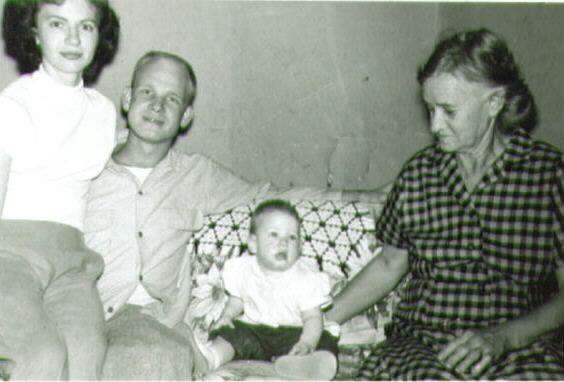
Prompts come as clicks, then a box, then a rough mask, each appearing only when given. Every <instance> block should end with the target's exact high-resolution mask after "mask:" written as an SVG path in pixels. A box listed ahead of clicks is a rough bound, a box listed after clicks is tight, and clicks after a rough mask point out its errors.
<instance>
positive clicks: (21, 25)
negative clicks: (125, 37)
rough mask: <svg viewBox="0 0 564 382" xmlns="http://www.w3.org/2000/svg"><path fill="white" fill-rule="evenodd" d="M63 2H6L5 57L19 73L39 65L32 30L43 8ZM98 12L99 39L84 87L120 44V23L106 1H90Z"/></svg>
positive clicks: (93, 78)
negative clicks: (44, 5)
mask: <svg viewBox="0 0 564 382" xmlns="http://www.w3.org/2000/svg"><path fill="white" fill-rule="evenodd" d="M64 1H65V0H5V3H4V16H3V20H2V35H3V38H4V42H5V46H6V53H7V54H8V55H9V56H11V57H13V58H14V59H15V60H16V61H17V63H18V70H19V71H20V72H21V73H31V72H33V71H35V70H37V68H38V67H39V64H41V59H42V55H41V50H40V48H39V46H37V44H36V40H35V33H34V28H35V27H36V16H37V11H38V10H39V7H41V5H42V4H46V3H48V4H62V3H64ZM89 1H90V3H92V5H94V7H96V10H97V12H98V31H99V39H98V46H97V48H96V52H95V54H94V58H93V59H92V63H91V64H90V65H88V67H86V69H85V70H84V72H83V74H82V77H83V78H84V83H85V84H92V83H94V82H96V80H97V78H98V76H99V74H100V73H101V71H102V68H103V67H104V66H105V65H107V64H109V63H110V62H111V61H112V60H113V59H114V56H115V54H116V52H117V47H118V43H119V30H120V25H119V19H118V17H117V15H116V14H115V12H114V10H113V9H112V7H111V6H110V4H109V2H108V0H89Z"/></svg>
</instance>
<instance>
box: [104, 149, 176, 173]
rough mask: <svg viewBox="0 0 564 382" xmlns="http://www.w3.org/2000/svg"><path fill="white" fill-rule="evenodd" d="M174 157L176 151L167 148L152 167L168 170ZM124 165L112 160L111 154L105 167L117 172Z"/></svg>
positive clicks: (171, 166) (121, 169)
mask: <svg viewBox="0 0 564 382" xmlns="http://www.w3.org/2000/svg"><path fill="white" fill-rule="evenodd" d="M120 147H121V145H118V146H116V149H115V150H118V149H119V148H120ZM115 150H114V151H115ZM175 158H176V151H175V150H174V149H172V148H171V149H170V150H168V153H167V154H166V155H165V157H164V158H163V159H162V160H161V161H160V162H159V163H157V165H156V166H155V167H154V169H159V170H168V169H171V168H173V167H174V162H175ZM124 167H125V166H124V165H122V164H120V163H118V162H116V161H115V160H114V158H113V156H112V157H110V159H109V160H108V163H107V164H106V168H107V169H111V170H114V171H118V172H120V171H123V169H124Z"/></svg>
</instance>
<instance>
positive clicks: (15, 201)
mask: <svg viewBox="0 0 564 382" xmlns="http://www.w3.org/2000/svg"><path fill="white" fill-rule="evenodd" d="M115 126H116V110H115V107H114V105H113V103H112V102H111V101H110V100H109V99H108V98H106V97H105V96H103V95H102V94H100V93H99V92H97V91H96V90H94V89H89V88H85V87H84V86H83V84H82V83H80V84H79V85H77V86H75V87H71V86H65V85H63V84H61V83H59V82H57V81H56V80H54V79H53V78H51V77H50V76H49V75H48V74H47V72H46V71H45V70H44V69H43V68H39V70H37V71H36V72H34V73H32V74H28V75H23V76H21V77H20V78H18V79H17V80H16V81H14V82H13V83H12V84H10V85H9V86H8V87H7V88H6V89H5V90H4V91H3V92H2V93H1V94H0V150H2V151H4V152H5V153H6V154H8V155H9V156H10V158H11V168H10V174H9V178H8V187H7V191H6V196H5V201H4V210H3V213H2V218H4V219H23V220H44V221H53V222H58V223H63V224H67V225H71V226H73V227H76V228H78V229H80V230H82V227H83V220H84V212H85V204H86V194H87V192H88V186H89V184H90V180H91V179H92V178H94V177H95V176H97V175H98V174H99V173H100V172H101V171H102V169H103V168H104V165H105V164H106V162H107V160H108V159H109V157H110V154H111V152H112V149H113V148H114V143H115Z"/></svg>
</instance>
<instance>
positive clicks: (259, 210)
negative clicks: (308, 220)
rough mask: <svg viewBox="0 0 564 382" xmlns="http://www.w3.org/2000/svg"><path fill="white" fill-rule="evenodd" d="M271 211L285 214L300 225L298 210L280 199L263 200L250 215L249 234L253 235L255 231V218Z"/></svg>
mask: <svg viewBox="0 0 564 382" xmlns="http://www.w3.org/2000/svg"><path fill="white" fill-rule="evenodd" d="M271 211H280V212H286V213H287V214H289V215H291V216H293V217H295V218H296V220H297V221H298V223H301V219H300V214H299V213H298V210H297V209H296V207H294V206H293V205H292V204H291V203H290V202H288V201H287V200H282V199H270V200H265V201H264V202H261V203H259V205H258V206H257V207H256V208H255V209H254V211H253V213H252V214H251V227H250V232H251V233H252V234H254V233H255V232H256V230H257V218H258V217H259V216H261V215H262V214H265V213H267V212H271Z"/></svg>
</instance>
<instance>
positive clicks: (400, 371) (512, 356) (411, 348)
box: [360, 335, 564, 381]
mask: <svg viewBox="0 0 564 382" xmlns="http://www.w3.org/2000/svg"><path fill="white" fill-rule="evenodd" d="M562 344H563V342H561V341H560V342H558V341H549V340H547V339H544V338H543V339H540V340H538V341H535V342H534V343H533V344H530V345H529V346H527V347H526V348H523V349H519V350H517V351H512V352H509V353H507V354H505V355H504V356H503V357H501V358H500V359H498V360H496V361H495V362H494V363H493V364H492V366H491V367H489V368H488V369H487V370H486V371H485V372H484V374H483V375H482V376H480V379H489V380H491V379H502V380H557V381H561V380H564V372H563V371H562V366H563V360H562ZM436 354H437V352H436V349H434V347H433V346H432V345H430V344H426V343H425V341H421V340H419V339H416V338H414V337H410V336H408V335H400V336H397V335H396V336H392V337H389V338H388V339H387V340H386V341H385V342H384V343H382V344H380V345H377V346H375V347H374V348H373V350H372V352H371V353H370V355H369V356H368V359H367V360H366V361H365V363H364V365H363V367H362V369H361V371H360V375H361V376H362V377H364V378H363V379H370V380H398V379H399V380H424V379H432V380H464V379H468V378H466V377H465V376H463V375H460V374H458V373H457V372H456V371H454V370H449V369H447V368H446V367H445V366H444V365H443V364H442V363H441V362H439V360H438V359H437V357H436ZM471 379H473V378H471Z"/></svg>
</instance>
